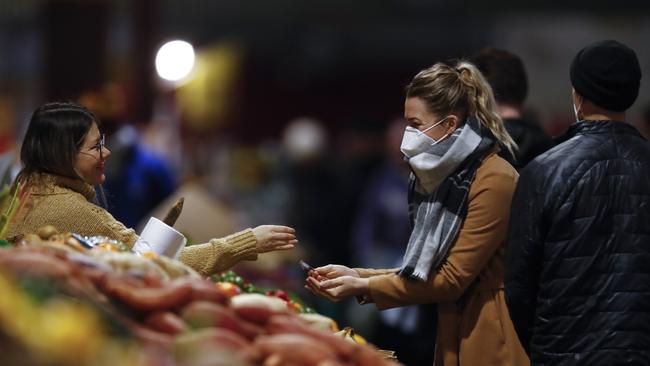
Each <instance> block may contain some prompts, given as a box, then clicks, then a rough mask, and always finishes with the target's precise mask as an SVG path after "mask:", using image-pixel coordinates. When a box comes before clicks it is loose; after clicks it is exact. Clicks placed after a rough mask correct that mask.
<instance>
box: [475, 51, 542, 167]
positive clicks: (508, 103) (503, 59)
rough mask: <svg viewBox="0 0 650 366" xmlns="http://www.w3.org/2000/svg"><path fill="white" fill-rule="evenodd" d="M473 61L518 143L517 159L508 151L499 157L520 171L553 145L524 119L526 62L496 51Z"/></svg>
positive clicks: (477, 57) (482, 52) (479, 55)
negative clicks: (489, 87)
mask: <svg viewBox="0 0 650 366" xmlns="http://www.w3.org/2000/svg"><path fill="white" fill-rule="evenodd" d="M472 61H473V62H474V64H475V65H476V67H478V69H479V70H481V73H483V76H485V78H486V79H487V81H488V83H489V84H490V86H491V87H492V92H493V93H494V99H495V100H496V102H497V110H498V112H499V116H501V119H503V123H504V125H505V126H506V130H508V133H509V134H510V136H512V139H513V140H515V143H517V147H518V149H517V151H515V156H514V158H513V157H512V156H511V155H510V154H509V152H508V151H505V150H502V151H501V152H500V153H499V155H500V156H501V157H502V158H504V159H506V160H508V162H510V164H512V166H514V167H515V168H516V169H517V170H521V169H522V168H523V167H524V166H526V164H528V162H530V161H531V160H533V158H535V157H536V156H537V155H539V154H541V153H543V152H544V151H546V150H548V149H549V148H551V147H552V146H553V143H552V140H551V138H550V137H549V136H548V135H546V133H545V132H544V130H543V129H542V128H541V127H540V125H539V124H538V123H537V122H535V121H531V120H529V119H528V118H526V117H525V116H524V111H523V108H524V102H525V101H526V96H527V95H528V77H527V75H526V69H525V68H524V63H523V61H522V60H521V58H520V57H519V56H517V55H515V54H513V53H511V52H508V51H506V50H501V49H497V48H484V49H482V50H480V51H479V52H478V53H477V54H476V55H475V56H474V58H473V60H472Z"/></svg>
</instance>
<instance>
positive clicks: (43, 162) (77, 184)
mask: <svg viewBox="0 0 650 366" xmlns="http://www.w3.org/2000/svg"><path fill="white" fill-rule="evenodd" d="M20 155H21V160H22V163H23V170H22V171H21V172H20V174H19V175H18V177H17V178H16V182H15V183H16V185H19V184H26V187H27V188H26V189H27V191H28V192H30V196H29V201H28V202H27V204H25V206H24V208H23V209H22V210H20V212H19V213H18V214H17V217H16V218H15V219H14V220H13V222H12V223H11V224H10V226H9V229H8V234H7V236H8V237H12V236H16V235H24V234H28V233H34V232H36V231H37V230H38V229H39V228H41V227H43V226H46V225H53V226H54V227H55V228H57V229H58V230H59V231H62V232H74V233H78V234H81V235H86V236H94V235H101V236H106V237H108V238H110V239H114V240H118V241H121V242H123V243H124V244H127V245H128V246H130V247H132V246H133V245H134V244H135V242H136V241H137V239H138V236H137V235H136V233H135V231H134V230H133V229H130V228H127V227H126V226H124V224H122V223H121V222H119V221H118V220H116V219H115V218H113V216H111V214H109V213H108V212H107V211H106V210H104V209H102V208H101V207H99V206H98V205H96V204H95V203H93V202H92V201H93V200H94V198H95V195H96V193H95V189H94V188H93V186H100V185H101V184H102V183H103V182H104V180H105V174H104V164H105V162H106V161H107V159H108V158H109V157H110V156H111V152H110V150H108V149H107V148H106V147H105V146H104V136H103V135H102V134H101V133H100V131H99V120H98V119H97V118H96V117H95V116H94V115H93V114H92V113H91V112H90V111H89V110H88V109H86V108H85V107H83V106H81V105H78V104H74V103H47V104H44V105H42V106H40V107H39V108H37V109H36V110H35V111H34V114H33V115H32V118H31V120H30V122H29V127H28V128H27V133H26V135H25V138H24V141H23V144H22V148H21V153H20ZM294 233H295V232H294V230H293V229H292V228H289V227H285V226H275V225H262V226H258V227H255V228H254V229H246V230H243V231H241V232H238V233H235V234H232V235H230V236H227V237H225V238H220V239H212V240H210V241H209V242H208V243H205V244H197V245H192V246H187V247H185V248H183V250H182V251H181V254H180V258H179V259H180V260H181V261H182V262H184V263H185V264H187V265H189V266H190V267H192V268H194V269H195V270H196V271H197V272H199V273H200V274H202V275H210V274H212V273H215V272H219V271H222V270H224V269H227V268H229V267H231V266H233V265H234V264H236V263H237V262H239V261H241V260H252V259H256V258H257V255H258V254H259V253H264V252H269V251H275V250H285V249H291V248H293V247H294V246H295V245H296V244H297V240H296V237H295V235H294Z"/></svg>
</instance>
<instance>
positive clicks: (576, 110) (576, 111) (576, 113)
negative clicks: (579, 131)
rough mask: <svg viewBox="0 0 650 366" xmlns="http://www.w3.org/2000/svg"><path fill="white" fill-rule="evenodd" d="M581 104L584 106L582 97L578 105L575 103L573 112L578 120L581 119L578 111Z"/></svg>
mask: <svg viewBox="0 0 650 366" xmlns="http://www.w3.org/2000/svg"><path fill="white" fill-rule="evenodd" d="M581 106H582V99H580V103H578V106H577V107H576V105H575V104H573V114H574V115H575V116H576V122H579V121H580V117H578V112H579V111H580V107H581Z"/></svg>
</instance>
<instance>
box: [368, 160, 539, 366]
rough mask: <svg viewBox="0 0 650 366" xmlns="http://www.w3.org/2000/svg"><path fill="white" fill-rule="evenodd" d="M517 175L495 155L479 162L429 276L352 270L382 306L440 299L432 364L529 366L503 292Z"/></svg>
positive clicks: (431, 301) (373, 270) (385, 271)
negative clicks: (457, 221) (448, 241)
mask: <svg viewBox="0 0 650 366" xmlns="http://www.w3.org/2000/svg"><path fill="white" fill-rule="evenodd" d="M517 178H518V175H517V172H516V171H515V170H514V168H513V167H512V166H511V165H510V164H508V163H507V162H506V161H505V160H503V159H502V158H500V157H499V156H498V155H496V154H492V155H490V156H488V157H487V158H486V159H485V160H484V162H483V163H482V164H481V165H480V166H479V168H478V170H477V172H476V178H475V180H474V182H473V183H472V186H471V187H470V191H469V203H468V211H467V217H466V219H465V221H464V222H463V225H462V227H461V230H460V233H459V235H458V239H457V240H456V243H455V244H454V246H453V247H452V249H451V251H450V253H449V256H448V257H447V260H446V261H445V262H444V263H443V265H442V266H441V267H440V268H439V269H437V270H435V271H434V272H432V273H431V274H430V275H429V279H428V280H427V281H426V282H420V281H415V280H410V279H407V278H404V277H401V276H399V275H397V274H396V271H397V269H360V268H358V269H356V270H357V272H358V273H359V275H360V276H361V277H365V278H369V279H370V280H369V283H370V296H369V298H368V299H367V300H368V301H372V302H374V303H375V304H376V305H377V307H378V308H379V309H382V310H383V309H388V308H392V307H397V306H403V305H410V304H423V303H438V329H437V334H438V336H437V340H436V350H435V363H434V364H435V365H436V366H440V365H444V366H474V365H482V366H491V365H494V366H497V365H498V366H522V365H523V366H525V365H529V364H530V362H529V360H528V357H527V356H526V353H525V352H524V349H523V348H522V346H521V344H520V343H519V340H518V338H517V334H516V333H515V330H514V328H513V325H512V322H511V320H510V316H509V315H508V308H507V307H506V302H505V298H504V291H503V276H504V267H503V262H504V246H503V244H504V240H505V238H506V231H507V227H508V219H509V214H510V203H511V200H512V195H513V193H514V190H515V186H516V184H517ZM398 357H399V355H398Z"/></svg>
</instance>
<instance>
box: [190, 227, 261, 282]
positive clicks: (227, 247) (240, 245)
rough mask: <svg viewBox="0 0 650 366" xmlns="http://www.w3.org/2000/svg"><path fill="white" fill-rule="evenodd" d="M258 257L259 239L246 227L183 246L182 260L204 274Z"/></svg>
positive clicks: (207, 274)
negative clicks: (201, 242)
mask: <svg viewBox="0 0 650 366" xmlns="http://www.w3.org/2000/svg"><path fill="white" fill-rule="evenodd" d="M248 259H257V239H256V238H255V234H253V230H251V229H246V230H244V231H240V232H238V233H234V234H232V235H229V236H226V237H225V238H220V239H212V240H210V241H209V242H208V243H205V244H195V245H190V246H188V247H185V248H183V251H181V256H180V260H181V262H183V263H185V264H187V265H188V266H190V267H192V268H193V269H195V270H196V271H197V272H199V273H200V274H202V275H204V276H209V275H211V274H213V273H215V272H219V271H223V270H226V269H228V268H230V267H232V266H234V265H235V264H236V263H237V262H239V261H241V260H248Z"/></svg>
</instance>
